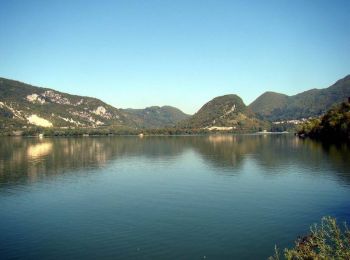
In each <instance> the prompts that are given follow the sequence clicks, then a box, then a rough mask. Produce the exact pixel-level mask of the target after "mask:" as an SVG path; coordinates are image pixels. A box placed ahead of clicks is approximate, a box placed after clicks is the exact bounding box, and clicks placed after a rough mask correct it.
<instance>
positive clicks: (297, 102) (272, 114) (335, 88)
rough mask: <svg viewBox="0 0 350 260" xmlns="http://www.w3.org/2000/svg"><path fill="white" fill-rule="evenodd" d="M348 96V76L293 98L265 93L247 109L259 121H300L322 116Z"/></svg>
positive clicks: (349, 79)
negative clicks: (257, 117) (326, 86)
mask: <svg viewBox="0 0 350 260" xmlns="http://www.w3.org/2000/svg"><path fill="white" fill-rule="evenodd" d="M349 96H350V75H348V76H346V77H345V78H343V79H341V80H338V81H337V82H336V83H335V84H333V85H332V86H330V87H329V88H325V89H311V90H308V91H305V92H302V93H299V94H297V95H294V96H287V95H284V94H279V93H274V92H266V93H264V94H262V95H261V96H260V97H258V98H257V99H256V100H255V101H254V102H253V103H251V104H250V105H249V107H250V108H251V109H252V110H253V111H254V112H255V113H256V114H257V115H259V117H260V118H261V119H267V120H270V121H280V120H288V119H301V118H309V117H315V116H319V115H322V114H324V113H325V112H326V111H327V110H328V109H330V108H331V107H332V106H333V105H334V104H336V103H341V102H344V101H345V100H346V99H347V98H348V97H349Z"/></svg>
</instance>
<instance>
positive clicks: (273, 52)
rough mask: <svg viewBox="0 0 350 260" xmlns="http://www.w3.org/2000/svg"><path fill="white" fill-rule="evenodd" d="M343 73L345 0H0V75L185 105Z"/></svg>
mask: <svg viewBox="0 0 350 260" xmlns="http://www.w3.org/2000/svg"><path fill="white" fill-rule="evenodd" d="M347 74H350V1H349V0H345V1H337V0H329V1H317V0H313V1H308V0H304V1H297V0H290V1H285V0H276V1H268V0H266V1H260V0H259V1H249V0H243V1H234V0H228V1H220V0H213V1H206V0H198V1H191V0H184V1H180V0H171V1H167V0H159V1H151V0H142V1H141V0H140V1H136V0H135V1H134V0H126V1H89V0H83V1H73V0H69V1H63V0H60V1H50V0H44V1H23V0H20V1H16V0H8V1H6V0H0V76H1V77H6V78H11V79H16V80H20V81H23V82H26V83H30V84H33V85H37V86H42V87H50V88H53V89H56V90H60V91H63V92H68V93H71V94H77V95H87V96H93V97H97V98H100V99H102V100H103V101H105V102H107V103H109V104H111V105H114V106H116V107H118V108H127V107H132V108H143V107H146V106H151V105H172V106H176V107H178V108H180V109H182V110H183V111H185V112H187V113H194V112H195V111H197V110H198V109H199V108H200V107H201V106H202V105H203V104H204V103H206V102H207V101H209V100H210V99H212V98H214V97H215V96H219V95H224V94H231V93H232V94H238V95H239V96H241V97H242V98H243V100H244V102H245V103H246V104H249V103H250V102H252V101H253V100H254V99H255V98H257V97H258V96H259V95H260V94H262V93H263V92H265V91H268V90H269V91H276V92H281V93H285V94H296V93H298V92H301V91H304V90H307V89H310V88H315V87H316V88H323V87H328V86H329V85H331V84H332V83H334V82H335V81H336V80H337V79H339V78H342V77H344V76H346V75H347Z"/></svg>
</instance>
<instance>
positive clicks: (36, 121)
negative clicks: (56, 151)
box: [0, 78, 187, 129]
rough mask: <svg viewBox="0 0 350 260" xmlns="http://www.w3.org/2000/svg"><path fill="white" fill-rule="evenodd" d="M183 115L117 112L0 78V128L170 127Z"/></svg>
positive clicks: (154, 110) (93, 102)
mask: <svg viewBox="0 0 350 260" xmlns="http://www.w3.org/2000/svg"><path fill="white" fill-rule="evenodd" d="M186 117H187V115H185V114H184V113H182V112H181V111H180V110H178V109H176V108H172V107H162V108H157V107H151V108H146V109H136V110H132V109H126V110H123V109H117V108H115V107H113V106H111V105H108V104H106V103H104V102H103V101H101V100H99V99H96V98H91V97H84V96H76V95H70V94H66V93H62V92H59V91H55V90H53V89H49V88H40V87H35V86H31V85H29V84H25V83H22V82H18V81H14V80H9V79H5V78H0V128H11V127H13V128H18V127H29V126H35V125H36V126H41V127H58V128H66V127H76V128H82V127H87V128H97V127H103V126H108V127H116V128H118V127H127V128H133V129H136V128H140V127H142V128H144V127H150V128H156V127H164V126H170V125H174V124H176V123H177V122H179V121H180V120H183V119H184V118H186Z"/></svg>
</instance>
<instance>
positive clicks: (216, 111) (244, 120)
mask: <svg viewBox="0 0 350 260" xmlns="http://www.w3.org/2000/svg"><path fill="white" fill-rule="evenodd" d="M263 125H264V123H263V122H262V121H260V120H258V119H257V118H256V117H255V115H254V113H253V112H252V111H251V109H249V108H248V107H247V106H246V105H245V104H244V103H243V100H242V99H241V98H240V97H239V96H237V95H225V96H220V97H216V98H214V99H212V100H211V101H209V102H208V103H206V104H205V105H204V106H203V107H202V108H201V109H199V111H198V112H197V113H196V114H194V115H193V116H192V117H190V118H189V119H187V120H184V121H182V122H181V123H179V126H180V127H186V128H207V129H209V130H215V129H218V130H233V129H235V130H258V129H259V127H261V126H263Z"/></svg>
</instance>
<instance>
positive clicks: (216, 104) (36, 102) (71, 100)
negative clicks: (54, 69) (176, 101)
mask: <svg viewBox="0 0 350 260" xmlns="http://www.w3.org/2000/svg"><path fill="white" fill-rule="evenodd" d="M348 97H350V75H348V76H346V77H344V78H343V79H341V80H338V81H337V82H336V83H335V84H333V85H332V86H330V87H328V88H325V89H311V90H308V91H305V92H302V93H299V94H297V95H294V96H287V95H285V94H280V93H276V92H265V93H264V94H262V95H261V96H259V97H258V98H257V99H256V100H255V101H254V102H252V103H251V104H250V105H249V106H246V105H245V104H244V102H243V101H242V99H241V98H240V97H239V96H238V95H235V94H230V95H224V96H219V97H216V98H214V99H212V100H210V101H209V102H207V103H206V104H205V105H203V106H202V107H201V109H199V110H198V112H197V113H195V114H194V115H193V116H190V115H187V114H185V113H183V112H182V111H181V110H179V109H177V108H175V107H171V106H162V107H159V106H152V107H147V108H145V109H131V108H129V109H118V108H115V107H113V106H111V105H108V104H106V103H104V102H103V101H101V100H99V99H96V98H92V97H85V96H78V95H70V94H66V93H63V92H59V91H56V90H53V89H49V88H40V87H35V86H32V85H29V84H25V83H22V82H19V81H15V80H9V79H5V78H0V129H1V128H20V127H22V128H25V127H28V126H34V125H36V126H41V127H58V128H84V127H86V128H89V127H92V128H98V127H113V128H116V127H117V128H118V127H124V128H131V129H133V130H140V129H150V128H171V127H177V128H186V129H189V128H193V129H208V130H215V129H217V130H243V131H244V130H249V131H250V130H258V129H259V130H261V129H268V127H269V122H268V121H270V122H271V121H272V122H273V121H283V120H294V119H301V118H309V117H317V116H319V115H322V114H323V113H324V112H325V111H327V110H328V109H330V108H331V107H332V106H333V105H335V104H337V103H341V102H342V101H345V100H346V99H347V98H348Z"/></svg>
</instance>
